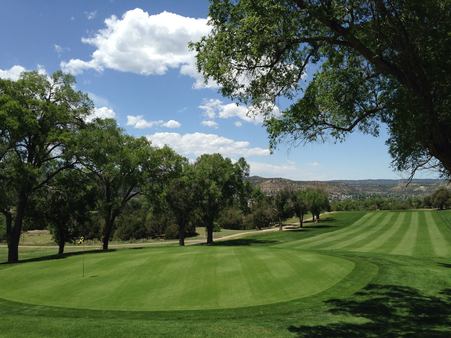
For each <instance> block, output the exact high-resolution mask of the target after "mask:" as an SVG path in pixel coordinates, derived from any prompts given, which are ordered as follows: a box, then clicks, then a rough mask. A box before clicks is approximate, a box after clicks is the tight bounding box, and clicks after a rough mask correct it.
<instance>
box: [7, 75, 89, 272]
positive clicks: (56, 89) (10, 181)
mask: <svg viewBox="0 0 451 338" xmlns="http://www.w3.org/2000/svg"><path fill="white" fill-rule="evenodd" d="M74 83H75V80H74V78H73V77H72V76H70V75H66V74H63V73H61V72H56V73H54V74H53V75H51V76H50V77H47V76H45V75H41V74H38V73H37V72H30V73H23V74H22V76H21V78H20V79H19V80H18V81H10V80H3V79H0V195H1V197H0V211H1V212H2V213H3V214H4V216H5V219H6V232H7V241H8V262H10V263H13V262H17V261H18V260H19V251H18V247H19V239H20V235H21V232H22V225H23V221H24V218H25V216H26V213H27V209H28V206H29V202H30V200H31V199H32V197H33V196H34V194H36V193H37V192H38V191H39V190H40V189H42V188H45V187H46V186H47V185H48V184H49V183H50V182H51V180H52V179H53V178H54V177H55V176H56V175H57V174H58V173H60V172H61V171H63V170H65V169H68V168H71V167H72V166H73V165H74V159H73V156H72V155H71V151H70V149H69V148H68V144H69V143H70V142H69V141H70V139H71V138H72V136H73V134H74V133H75V132H76V131H77V130H78V129H79V127H80V126H82V125H83V118H84V117H85V116H87V115H88V114H89V113H90V112H91V110H92V108H93V105H92V102H91V101H90V100H89V98H88V96H87V95H86V94H83V93H81V92H79V91H76V90H75V89H74Z"/></svg>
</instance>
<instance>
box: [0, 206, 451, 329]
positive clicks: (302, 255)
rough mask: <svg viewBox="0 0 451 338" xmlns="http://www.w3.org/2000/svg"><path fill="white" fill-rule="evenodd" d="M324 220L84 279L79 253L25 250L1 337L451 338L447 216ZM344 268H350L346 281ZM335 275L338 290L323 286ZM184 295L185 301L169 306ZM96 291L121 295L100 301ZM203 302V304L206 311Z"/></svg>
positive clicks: (127, 255) (153, 257)
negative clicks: (56, 256)
mask: <svg viewBox="0 0 451 338" xmlns="http://www.w3.org/2000/svg"><path fill="white" fill-rule="evenodd" d="M327 217H328V218H327V219H324V220H322V221H321V222H320V223H318V224H313V223H311V224H310V223H309V224H308V225H309V226H308V227H307V229H306V230H301V231H284V232H274V233H261V234H255V235H252V236H250V237H245V238H241V239H236V240H230V241H227V242H223V243H219V242H218V243H217V244H218V245H217V246H215V247H206V246H197V247H190V248H183V249H180V248H177V247H164V248H163V247H158V248H145V249H141V250H130V249H127V250H126V249H122V250H117V251H114V252H108V253H92V254H85V255H84V256H85V258H84V259H85V262H86V263H87V264H86V266H87V267H88V269H87V271H88V274H87V275H88V276H89V277H85V280H82V278H81V277H80V269H81V266H80V263H81V261H80V260H81V259H82V256H80V255H79V254H70V255H68V256H66V258H65V259H60V260H55V259H52V258H53V256H47V255H48V254H49V252H48V251H45V250H42V251H39V252H33V251H32V250H30V251H27V252H26V253H25V255H27V257H28V258H29V260H28V262H25V263H22V264H18V265H16V266H12V267H11V266H9V265H0V285H2V288H5V289H2V290H3V291H1V290H0V336H5V337H15V336H18V337H23V336H27V337H79V336H84V337H99V336H110V337H147V336H158V337H162V336H166V337H174V336H177V337H244V336H245V337H293V336H299V337H401V336H406V337H450V336H451V330H450V327H451V319H450V318H451V317H450V316H451V312H450V309H451V300H450V298H451V273H450V271H451V270H450V267H451V264H450V258H451V256H450V255H451V252H450V250H449V244H450V240H451V234H450V221H451V213H450V212H449V211H448V212H435V211H402V212H385V211H377V212H372V213H368V214H363V213H354V212H347V213H336V214H333V215H329V216H327ZM181 250H184V251H182V253H180V252H181ZM0 254H1V252H0ZM186 256H188V257H186ZM23 257H25V256H23ZM96 262H97V263H96ZM159 262H160V263H159ZM163 262H166V263H169V262H170V265H171V266H172V265H173V264H175V265H174V266H173V267H169V266H165V264H163ZM325 262H328V264H329V265H327V264H326V263H325ZM309 263H310V265H309ZM337 264H338V266H340V267H341V268H346V265H347V266H348V267H349V269H345V270H346V271H343V276H341V277H340V278H335V277H336V276H335V273H336V271H338V270H336V269H337ZM65 267H66V268H67V270H65ZM307 267H308V268H307ZM72 270H74V271H75V272H73V271H72ZM77 271H78V272H77ZM97 271H99V272H97ZM100 271H102V272H101V273H100ZM141 271H142V273H141ZM237 271H241V273H237ZM332 271H335V272H332ZM101 274H109V275H108V276H110V278H105V279H102V275H101ZM124 274H125V275H126V276H124ZM315 274H316V275H315ZM92 276H97V277H92ZM194 276H195V277H194ZM309 276H310V277H309ZM327 276H332V277H333V278H332V279H330V280H329V283H330V284H327V283H326V284H324V283H325V282H327V279H328V277H327ZM110 279H111V280H110ZM323 279H324V280H323ZM188 281H190V282H188ZM85 282H86V283H92V288H91V287H87V286H86V285H84V284H82V283H85ZM187 284H191V287H189V285H188V286H187ZM320 284H322V286H321V285H320ZM49 285H50V286H49ZM138 285H141V287H138ZM165 286H167V287H168V288H167V289H166V290H165V289H164V287H165ZM169 286H170V287H169ZM46 288H47V289H46ZM77 288H78V290H79V292H78V293H77V292H74V291H73V290H74V289H77ZM157 288H158V289H159V290H160V291H161V292H160V293H161V295H158V292H155V291H154V290H155V289H157ZM312 288H314V289H315V290H314V289H312ZM38 289H41V290H42V292H37V291H36V290H38ZM177 289H178V290H182V289H184V290H186V292H188V294H185V296H184V297H181V298H179V300H178V301H176V302H173V303H171V297H172V296H170V295H171V294H172V295H173V297H177V296H176V295H177V292H175V291H176V290H177ZM18 290H21V291H18ZM88 290H91V291H90V292H91V294H85V295H84V296H82V295H83V293H84V292H85V293H86V292H88ZM94 290H96V291H95V292H94ZM143 290H145V292H143ZM163 290H165V291H169V292H163ZM190 290H191V291H193V292H194V294H193V296H190V295H189V292H190ZM194 290H196V291H194ZM212 290H214V291H212ZM171 291H173V292H171ZM252 291H253V292H254V294H253V295H252ZM24 292H28V294H24ZM41 293H42V295H41ZM99 293H104V294H108V293H110V295H112V294H115V295H117V297H106V298H110V299H99V298H98V299H95V297H97V295H98V294H99ZM147 293H154V295H155V296H158V297H160V299H163V298H164V297H166V298H167V300H165V301H163V300H162V302H161V304H162V303H163V302H164V303H165V304H168V306H169V308H166V307H165V306H163V307H159V308H158V307H154V308H151V307H148V306H149V302H148V301H144V300H143V299H141V298H144V296H143V294H147ZM54 294H55V295H54ZM245 294H247V295H248V296H247V298H246V297H245V296H244V295H245ZM262 294H264V295H263V296H262ZM287 294H291V296H287ZM77 295H78V296H82V297H78V298H77V297H76V296H77ZM139 295H141V296H139ZM179 295H180V294H179ZM276 295H277V296H276ZM273 296H274V297H273ZM284 296H285V298H284ZM8 297H9V298H8ZM52 297H53V301H55V302H56V303H50V299H52ZM133 297H135V298H133ZM230 297H232V298H233V297H235V298H234V300H233V301H231V300H230V299H231V298H230ZM264 297H266V298H264ZM1 298H3V299H1ZM6 298H8V299H10V300H7V299H6ZM79 298H81V299H82V300H80V299H79ZM85 298H87V299H85ZM90 298H93V299H90ZM182 298H183V299H182ZM276 298H277V299H276ZM13 299H14V300H13ZM131 299H134V300H133V301H130V300H131ZM197 299H203V303H204V304H203V307H202V310H201V309H200V308H197V307H196V306H198V305H199V303H198V302H197ZM210 299H211V300H210ZM227 299H229V300H227ZM256 299H257V300H256ZM77 302H81V304H78V305H77V304H76V303H77ZM86 302H88V303H89V302H91V304H87V303H86ZM121 302H122V303H123V305H118V304H120V303H121ZM250 302H252V303H250ZM33 303H35V304H33ZM144 303H145V304H146V305H145V307H141V308H140V307H139V306H140V304H141V305H142V304H144ZM232 303H233V304H232ZM38 304H39V305H38ZM155 304H156V303H154V305H155ZM221 304H222V305H221ZM52 305H53V306H52ZM54 305H58V306H54ZM174 305H175V306H180V305H182V306H183V307H184V308H183V309H180V310H175V309H174V308H171V307H170V306H174ZM86 306H89V307H90V309H84V307H86ZM115 306H119V307H117V308H116V307H115ZM126 306H127V307H126ZM160 306H161V305H160ZM96 308H97V309H99V308H101V309H102V310H96ZM119 308H121V310H120V311H119V310H117V309H119ZM209 308H210V309H209ZM211 308H215V309H211ZM124 309H127V310H124ZM161 310H165V311H161Z"/></svg>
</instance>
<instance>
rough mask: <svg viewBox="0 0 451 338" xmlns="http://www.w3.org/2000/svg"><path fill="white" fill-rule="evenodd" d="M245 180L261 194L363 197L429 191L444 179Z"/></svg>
mask: <svg viewBox="0 0 451 338" xmlns="http://www.w3.org/2000/svg"><path fill="white" fill-rule="evenodd" d="M248 180H249V181H250V182H251V183H252V184H254V185H256V186H258V187H259V188H260V189H261V190H262V191H263V192H264V193H266V194H269V195H272V194H275V193H277V191H279V190H282V189H293V190H299V189H306V188H320V189H323V190H325V191H327V192H328V193H329V195H330V197H331V198H332V199H347V198H354V197H365V196H375V195H378V196H384V197H409V196H425V195H430V194H432V193H433V192H434V191H435V190H436V189H437V188H438V187H439V186H441V185H446V182H444V181H442V180H436V179H414V180H412V181H411V182H410V184H408V185H407V181H406V180H385V179H370V180H332V181H294V180H289V179H286V178H265V177H260V176H251V177H249V178H248Z"/></svg>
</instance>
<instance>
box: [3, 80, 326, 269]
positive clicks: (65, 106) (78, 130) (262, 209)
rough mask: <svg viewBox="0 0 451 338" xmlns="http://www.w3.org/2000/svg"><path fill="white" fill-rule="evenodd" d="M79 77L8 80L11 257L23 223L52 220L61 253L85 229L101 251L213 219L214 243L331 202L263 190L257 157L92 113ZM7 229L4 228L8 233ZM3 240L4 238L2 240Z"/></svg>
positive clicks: (311, 194) (6, 215)
mask: <svg viewBox="0 0 451 338" xmlns="http://www.w3.org/2000/svg"><path fill="white" fill-rule="evenodd" d="M93 108H94V106H93V103H92V101H91V100H90V99H89V97H88V96H87V95H86V94H85V93H82V92H80V91H77V90H76V89H75V79H74V78H73V77H72V76H70V75H67V74H63V73H62V72H55V73H54V74H52V75H51V76H46V75H42V74H38V73H37V72H28V73H23V74H22V76H21V78H20V79H19V80H17V81H11V80H0V213H1V214H2V215H3V220H2V223H3V226H4V228H5V237H6V241H7V244H8V262H17V261H18V260H19V251H18V247H19V240H20V236H21V233H22V231H23V230H24V229H32V228H33V229H34V228H41V229H42V228H48V229H49V230H50V231H51V233H52V235H53V237H54V239H55V241H56V242H57V243H58V246H59V250H58V252H59V253H60V254H63V252H64V247H65V244H66V243H71V242H72V243H73V242H74V241H76V240H77V239H78V238H80V237H82V236H83V237H84V238H88V239H97V238H98V239H100V240H101V241H102V248H103V250H108V246H109V242H110V240H111V239H112V238H113V236H116V237H117V238H120V239H131V238H145V237H149V236H159V235H161V234H162V233H164V234H165V235H166V237H167V238H173V237H178V238H179V243H180V245H184V241H185V235H186V234H188V235H189V234H193V233H195V227H196V226H202V227H205V229H206V233H207V243H208V244H212V243H213V233H214V231H215V229H218V228H219V227H220V226H223V227H225V228H227V227H229V228H255V227H257V228H263V227H266V226H270V225H272V224H275V223H278V224H280V226H281V224H282V222H283V221H284V220H285V219H287V218H288V217H291V216H293V215H297V216H298V217H299V218H300V225H301V226H302V224H303V217H304V215H305V214H306V213H307V212H308V211H311V212H312V215H313V217H314V218H316V219H319V214H320V212H321V211H323V210H327V209H329V203H328V199H327V195H325V194H324V193H322V192H320V191H316V190H308V191H303V192H289V191H282V192H280V193H279V194H277V195H276V196H273V197H268V196H265V195H264V194H263V193H262V192H261V191H259V190H258V189H256V188H254V187H252V186H251V184H250V183H249V182H248V181H247V180H246V177H247V176H248V175H249V165H248V164H247V163H246V161H245V160H244V159H243V158H240V159H239V160H238V161H236V162H233V161H232V160H231V159H229V158H224V157H223V156H221V155H220V154H204V155H201V156H200V157H198V158H197V159H196V160H195V161H194V162H193V163H190V161H188V159H187V158H185V157H183V156H181V155H179V154H177V153H176V152H175V151H174V150H172V149H171V148H169V147H167V146H166V147H163V148H157V147H154V146H152V144H151V143H150V142H149V141H148V140H147V139H146V138H144V137H133V136H130V135H127V134H126V133H125V132H124V130H122V129H121V128H119V127H118V125H117V123H116V121H115V120H113V119H94V120H92V121H91V119H90V118H88V116H90V114H92V111H93ZM0 236H1V232H0ZM0 239H1V238H0Z"/></svg>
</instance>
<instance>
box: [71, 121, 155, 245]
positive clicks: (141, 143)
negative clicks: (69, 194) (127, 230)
mask: <svg viewBox="0 0 451 338" xmlns="http://www.w3.org/2000/svg"><path fill="white" fill-rule="evenodd" d="M155 151H156V150H155V149H153V148H152V147H151V146H150V144H149V142H148V141H147V140H146V139H145V138H144V137H141V138H134V137H132V136H129V135H125V134H124V132H123V131H122V129H120V128H118V127H117V125H116V122H115V121H114V120H112V119H105V120H101V119H96V120H94V121H93V123H90V124H89V125H88V126H87V127H86V128H85V129H84V130H82V131H81V132H80V134H79V137H78V139H77V156H78V158H79V161H80V162H81V163H82V164H83V167H84V168H85V170H87V171H89V172H90V173H91V174H92V178H93V180H94V181H95V182H96V185H97V187H98V190H99V195H98V198H97V204H98V209H99V212H100V214H101V215H102V218H103V221H104V224H103V234H102V243H103V250H108V244H109V241H110V238H111V235H112V233H113V231H114V225H115V220H116V218H117V217H118V216H119V215H120V214H121V213H122V211H123V210H124V208H125V206H126V205H127V203H128V202H129V201H130V200H131V199H132V198H134V197H135V196H137V195H138V194H140V193H141V190H140V188H141V186H142V185H143V184H144V181H145V178H146V175H147V173H149V172H150V170H149V168H150V167H156V166H158V163H155V162H156V161H154V160H155V156H154V154H155Z"/></svg>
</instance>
